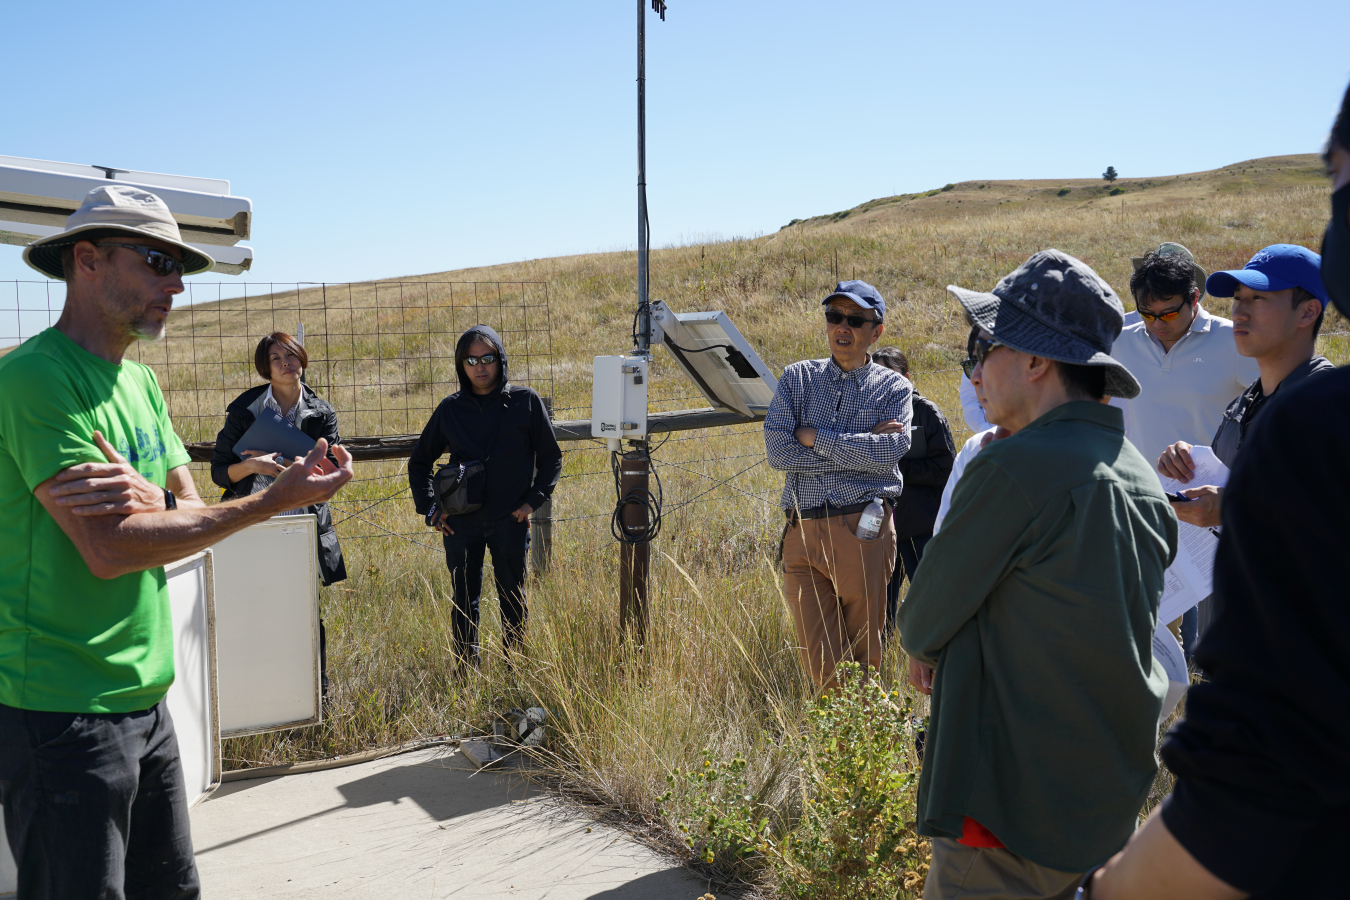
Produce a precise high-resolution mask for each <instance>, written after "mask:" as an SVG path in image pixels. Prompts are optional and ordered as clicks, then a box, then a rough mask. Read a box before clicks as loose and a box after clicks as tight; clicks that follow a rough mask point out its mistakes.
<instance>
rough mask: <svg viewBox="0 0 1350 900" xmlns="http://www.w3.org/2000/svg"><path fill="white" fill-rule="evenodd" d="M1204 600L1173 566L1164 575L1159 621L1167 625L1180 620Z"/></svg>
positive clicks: (1159, 605)
mask: <svg viewBox="0 0 1350 900" xmlns="http://www.w3.org/2000/svg"><path fill="white" fill-rule="evenodd" d="M1203 599H1205V598H1204V597H1199V596H1197V595H1196V593H1195V591H1193V590H1191V588H1190V585H1188V584H1187V583H1186V580H1185V579H1184V578H1182V577H1181V573H1180V572H1179V571H1178V570H1177V567H1176V566H1175V565H1173V566H1172V567H1171V568H1170V569H1168V570H1167V571H1166V572H1164V573H1163V593H1162V600H1161V602H1159V604H1158V621H1159V622H1162V623H1164V624H1166V623H1167V622H1171V621H1174V620H1176V619H1179V618H1181V616H1182V615H1183V614H1184V613H1185V612H1186V611H1187V610H1189V609H1190V608H1191V607H1192V606H1195V604H1197V603H1199V602H1200V601H1201V600H1203Z"/></svg>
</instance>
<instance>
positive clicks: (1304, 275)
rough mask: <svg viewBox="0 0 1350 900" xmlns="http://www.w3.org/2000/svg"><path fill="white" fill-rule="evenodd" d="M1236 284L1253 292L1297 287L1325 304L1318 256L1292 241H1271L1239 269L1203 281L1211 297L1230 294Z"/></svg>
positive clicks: (1285, 289) (1216, 274) (1220, 273)
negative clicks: (1272, 242) (1287, 242)
mask: <svg viewBox="0 0 1350 900" xmlns="http://www.w3.org/2000/svg"><path fill="white" fill-rule="evenodd" d="M1239 284H1245V285H1246V286H1247V287H1249V288H1251V289H1252V290H1254V291H1287V290H1289V289H1290V288H1294V287H1301V288H1303V289H1304V290H1305V291H1307V292H1308V293H1310V294H1312V295H1313V296H1314V297H1316V298H1317V299H1318V300H1320V301H1322V308H1323V309H1326V307H1327V289H1326V288H1325V287H1323V286H1322V257H1320V256H1318V255H1317V254H1316V253H1314V252H1312V251H1311V250H1309V249H1308V248H1307V247H1300V246H1298V245H1296V244H1271V245H1270V246H1269V247H1266V248H1264V249H1261V250H1258V251H1256V255H1255V256H1253V257H1252V258H1251V259H1250V260H1248V261H1247V265H1245V266H1243V267H1242V268H1241V269H1230V270H1228V271H1225V272H1215V273H1214V274H1213V275H1211V276H1209V279H1208V280H1207V281H1206V282H1205V291H1206V292H1207V293H1208V294H1210V295H1211V296H1214V297H1231V296H1233V294H1234V292H1235V291H1237V286H1238V285H1239Z"/></svg>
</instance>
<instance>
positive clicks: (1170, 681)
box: [1153, 622, 1191, 726]
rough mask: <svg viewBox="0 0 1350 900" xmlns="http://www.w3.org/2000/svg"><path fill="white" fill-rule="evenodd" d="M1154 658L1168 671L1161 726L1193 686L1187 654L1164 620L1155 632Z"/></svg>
mask: <svg viewBox="0 0 1350 900" xmlns="http://www.w3.org/2000/svg"><path fill="white" fill-rule="evenodd" d="M1153 658H1154V659H1155V660H1157V661H1158V662H1159V663H1161V664H1162V667H1163V671H1165V672H1166V673H1167V695H1166V696H1165V697H1163V705H1162V713H1161V714H1160V715H1159V716H1158V724H1159V725H1160V726H1161V725H1162V723H1163V722H1164V721H1166V720H1167V717H1168V716H1170V715H1171V714H1172V710H1174V709H1176V708H1177V704H1178V703H1180V702H1181V698H1182V697H1183V696H1184V695H1185V693H1186V689H1187V688H1189V687H1190V686H1191V676H1190V673H1189V671H1188V670H1187V668H1186V654H1185V653H1183V652H1182V650H1181V644H1180V643H1178V642H1177V639H1176V636H1175V635H1174V634H1172V632H1171V630H1169V629H1168V627H1167V625H1166V624H1165V623H1163V622H1159V623H1158V630H1157V631H1155V632H1153Z"/></svg>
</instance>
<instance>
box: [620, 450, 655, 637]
mask: <svg viewBox="0 0 1350 900" xmlns="http://www.w3.org/2000/svg"><path fill="white" fill-rule="evenodd" d="M650 472H651V470H650V468H649V467H648V463H647V455H646V454H645V453H643V452H641V451H638V450H634V451H631V452H629V453H625V454H623V455H622V456H620V457H619V494H620V495H621V496H623V497H628V496H634V497H636V498H642V499H644V500H645V499H646V498H648V497H650V496H651V494H650V493H649V492H648V487H649V479H650ZM619 522H620V524H621V525H622V527H623V533H624V535H625V536H627V537H628V538H630V539H634V538H636V537H638V536H643V538H644V539H643V540H642V542H641V543H631V544H630V543H626V542H625V543H622V544H620V545H619V631H620V632H621V633H623V634H627V633H628V628H629V624H630V623H631V624H632V627H633V631H634V633H635V634H636V637H637V643H638V645H639V646H645V645H646V643H647V573H648V571H649V569H650V565H651V561H650V553H651V545H650V544H649V543H648V542H647V541H646V539H645V535H646V534H647V531H648V529H649V528H650V526H651V522H650V521H649V519H648V515H647V504H646V503H625V504H623V510H622V512H621V513H620V516H619Z"/></svg>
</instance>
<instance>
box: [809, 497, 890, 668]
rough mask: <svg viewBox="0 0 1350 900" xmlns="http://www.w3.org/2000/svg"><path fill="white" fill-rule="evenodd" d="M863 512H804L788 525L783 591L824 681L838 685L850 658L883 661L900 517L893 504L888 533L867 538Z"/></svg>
mask: <svg viewBox="0 0 1350 900" xmlns="http://www.w3.org/2000/svg"><path fill="white" fill-rule="evenodd" d="M861 515H862V513H853V514H852V515H847V516H830V517H829V518H827V519H799V520H798V521H796V522H795V523H793V524H790V525H788V527H787V530H786V531H785V532H784V533H783V593H784V594H785V595H786V596H787V602H788V608H789V609H791V610H792V620H793V622H794V624H795V625H796V626H797V643H798V645H799V646H800V647H801V653H802V664H803V665H805V667H806V670H807V671H808V672H810V673H811V678H812V679H813V680H814V681H815V683H816V686H817V687H822V688H824V687H832V686H833V685H834V669H835V666H837V665H838V664H839V663H840V662H843V661H845V660H854V661H856V662H858V663H859V664H860V665H863V666H864V667H866V666H869V665H870V666H872V667H873V668H874V669H880V668H881V630H882V628H883V627H884V626H885V621H886V585H887V584H888V583H889V582H890V580H891V571H892V570H893V569H894V568H895V521H894V519H893V518H892V517H891V515H890V513H889V511H888V512H887V514H886V517H885V519H884V520H883V522H882V526H881V534H880V535H878V536H877V537H876V539H875V540H871V541H861V540H859V539H858V538H857V536H856V535H855V534H854V531H855V530H856V529H857V527H858V519H859V518H860V517H861Z"/></svg>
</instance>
